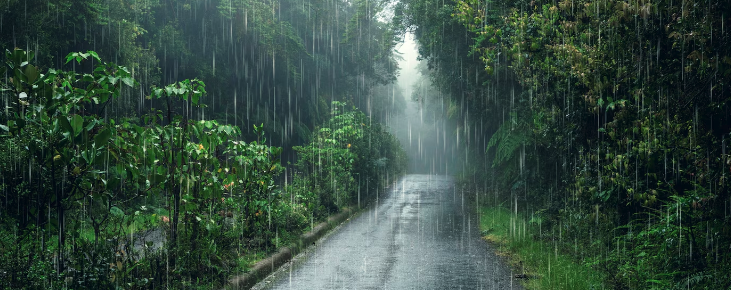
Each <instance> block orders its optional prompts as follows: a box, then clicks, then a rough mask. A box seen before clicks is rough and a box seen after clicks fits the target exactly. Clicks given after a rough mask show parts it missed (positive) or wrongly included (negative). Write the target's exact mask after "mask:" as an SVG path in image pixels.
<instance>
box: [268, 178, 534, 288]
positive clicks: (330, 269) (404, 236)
mask: <svg viewBox="0 0 731 290" xmlns="http://www.w3.org/2000/svg"><path fill="white" fill-rule="evenodd" d="M511 276H512V275H511V272H510V269H509V268H508V267H507V266H505V265H504V263H503V262H502V260H501V259H500V258H498V257H497V256H495V254H493V253H492V252H491V251H490V249H489V246H488V245H487V244H486V243H485V242H484V241H483V240H482V239H480V235H479V226H478V221H477V217H476V215H475V214H474V210H470V209H469V208H468V204H466V201H465V199H464V198H463V197H462V193H461V192H460V191H459V190H457V189H456V188H455V185H454V181H453V180H452V178H451V177H445V176H435V175H408V176H406V177H404V178H403V179H402V180H401V181H399V182H398V183H397V184H396V186H394V188H392V189H389V190H388V192H387V193H386V194H385V195H382V196H381V197H380V200H379V201H378V203H377V204H376V205H375V206H373V207H371V208H370V209H369V210H367V211H365V212H363V213H362V214H361V215H359V216H357V217H356V218H353V219H352V220H351V221H350V222H348V223H346V224H345V225H343V226H342V227H341V228H340V229H339V230H337V231H336V232H335V233H333V234H332V235H330V236H329V237H327V238H325V239H324V240H323V241H322V242H321V243H320V242H318V244H317V245H316V246H315V247H312V249H310V250H309V253H306V254H303V255H301V256H298V257H297V258H296V259H295V260H294V262H293V263H289V264H286V265H284V266H283V267H282V268H281V269H280V270H279V271H277V272H275V273H274V274H273V275H271V276H269V277H268V278H267V279H265V281H263V282H262V283H259V284H258V285H257V286H256V287H255V288H259V289H262V288H263V289H521V287H520V285H519V283H518V282H517V281H514V280H512V279H511Z"/></svg>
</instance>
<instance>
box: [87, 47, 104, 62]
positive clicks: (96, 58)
mask: <svg viewBox="0 0 731 290" xmlns="http://www.w3.org/2000/svg"><path fill="white" fill-rule="evenodd" d="M88 53H89V55H91V56H92V57H93V58H94V60H96V61H98V62H101V61H102V60H101V58H99V55H98V54H97V53H96V52H95V51H93V50H90V51H89V52H88Z"/></svg>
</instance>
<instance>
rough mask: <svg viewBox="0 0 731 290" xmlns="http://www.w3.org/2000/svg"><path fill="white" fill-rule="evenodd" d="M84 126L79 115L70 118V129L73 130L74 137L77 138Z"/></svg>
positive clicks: (82, 119)
mask: <svg viewBox="0 0 731 290" xmlns="http://www.w3.org/2000/svg"><path fill="white" fill-rule="evenodd" d="M83 126H84V118H82V117H81V116H79V115H74V116H73V117H71V127H72V128H73V132H74V137H76V136H78V135H79V133H81V129H82V128H83Z"/></svg>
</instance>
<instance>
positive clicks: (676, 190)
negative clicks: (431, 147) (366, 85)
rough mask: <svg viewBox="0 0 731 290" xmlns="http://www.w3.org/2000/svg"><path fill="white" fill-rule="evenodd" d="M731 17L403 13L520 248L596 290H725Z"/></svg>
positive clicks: (634, 12) (568, 10)
mask: <svg viewBox="0 0 731 290" xmlns="http://www.w3.org/2000/svg"><path fill="white" fill-rule="evenodd" d="M730 17H731V3H730V2H728V1H718V0H682V1H680V0H675V1H673V0H655V1H651V0H628V1H624V0H561V1H559V0H550V1H546V0H508V1H494V0H486V1H482V0H456V1H454V0H402V1H399V3H398V4H396V6H395V7H394V17H393V22H394V25H395V27H397V29H400V30H402V31H408V32H411V33H413V34H414V37H415V38H416V40H417V43H418V44H419V54H420V57H421V58H422V59H423V60H424V61H426V62H427V63H428V67H429V71H430V77H431V80H432V83H433V84H434V85H435V86H436V87H437V88H438V89H439V90H440V91H442V92H443V94H441V95H440V96H442V97H441V98H440V97H433V98H432V99H431V100H429V102H431V103H433V104H437V106H439V104H448V105H447V106H445V107H449V108H450V109H451V108H454V111H455V112H454V114H449V115H450V116H451V117H450V118H452V119H454V120H455V121H456V124H457V132H455V134H454V135H457V134H461V136H463V138H464V139H466V146H465V147H466V148H464V149H462V150H464V151H465V152H463V154H464V156H470V158H465V163H466V164H465V166H464V170H463V171H462V172H461V173H460V176H461V178H462V182H463V183H464V184H465V186H468V187H471V188H472V190H473V191H476V192H478V193H479V194H480V196H484V198H481V199H480V201H481V202H482V203H484V204H490V205H493V206H495V205H497V206H499V207H502V208H504V209H507V210H508V211H509V212H510V213H512V215H513V217H512V219H511V220H510V223H511V228H510V229H508V231H509V235H510V236H511V241H512V239H516V240H517V239H518V237H523V236H526V232H528V233H529V237H528V239H530V240H535V241H539V242H541V243H542V244H543V245H546V248H544V249H543V251H544V252H549V253H550V254H548V256H549V257H551V256H554V252H555V256H556V257H559V256H561V255H565V256H569V257H570V258H571V260H572V261H573V262H574V263H576V264H580V265H584V266H585V268H590V269H592V270H593V271H594V272H596V273H598V274H597V276H599V277H600V283H601V284H600V285H593V286H591V287H594V289H597V288H596V287H599V288H611V289H681V288H682V289H727V288H729V287H731V280H729V279H728V277H729V275H730V273H731V256H730V255H729V254H728V249H729V248H730V247H731V226H730V225H731V223H730V222H731V190H730V188H729V184H728V182H729V180H728V179H729V176H730V175H731V157H730V156H729V151H728V149H727V143H728V142H729V141H730V140H726V139H727V138H729V139H731V135H730V134H731V103H730V101H731V95H730V94H729V93H730V92H731V86H730V84H731V48H730V47H731V46H730V44H731V42H730V40H731V39H730V38H729V37H730V34H729V32H728V31H727V30H726V27H727V26H728V25H726V24H727V23H729V20H731V18H730ZM453 137H456V136H453ZM521 220H522V221H524V222H523V223H521V222H520V221H521ZM516 243H517V242H516ZM522 258H523V259H524V260H526V261H528V260H529V259H530V257H522ZM554 266H555V265H554ZM556 268H557V267H554V269H556ZM550 271H551V264H550V262H549V263H548V273H537V276H542V277H543V278H541V280H550V279H548V277H550V275H551V274H550ZM568 275H571V276H574V277H569V278H567V279H573V280H582V278H583V277H582V276H579V275H578V273H568ZM547 287H548V288H549V289H562V287H559V286H556V285H552V286H547ZM589 287H590V286H582V287H576V288H571V287H568V286H566V287H565V288H566V289H590V288H589Z"/></svg>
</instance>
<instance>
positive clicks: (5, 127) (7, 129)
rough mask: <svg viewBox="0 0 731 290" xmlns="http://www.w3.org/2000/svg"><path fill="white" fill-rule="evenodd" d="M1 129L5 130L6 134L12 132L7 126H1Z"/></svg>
mask: <svg viewBox="0 0 731 290" xmlns="http://www.w3.org/2000/svg"><path fill="white" fill-rule="evenodd" d="M0 129H3V130H5V131H6V132H9V131H10V128H8V126H5V125H0Z"/></svg>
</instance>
